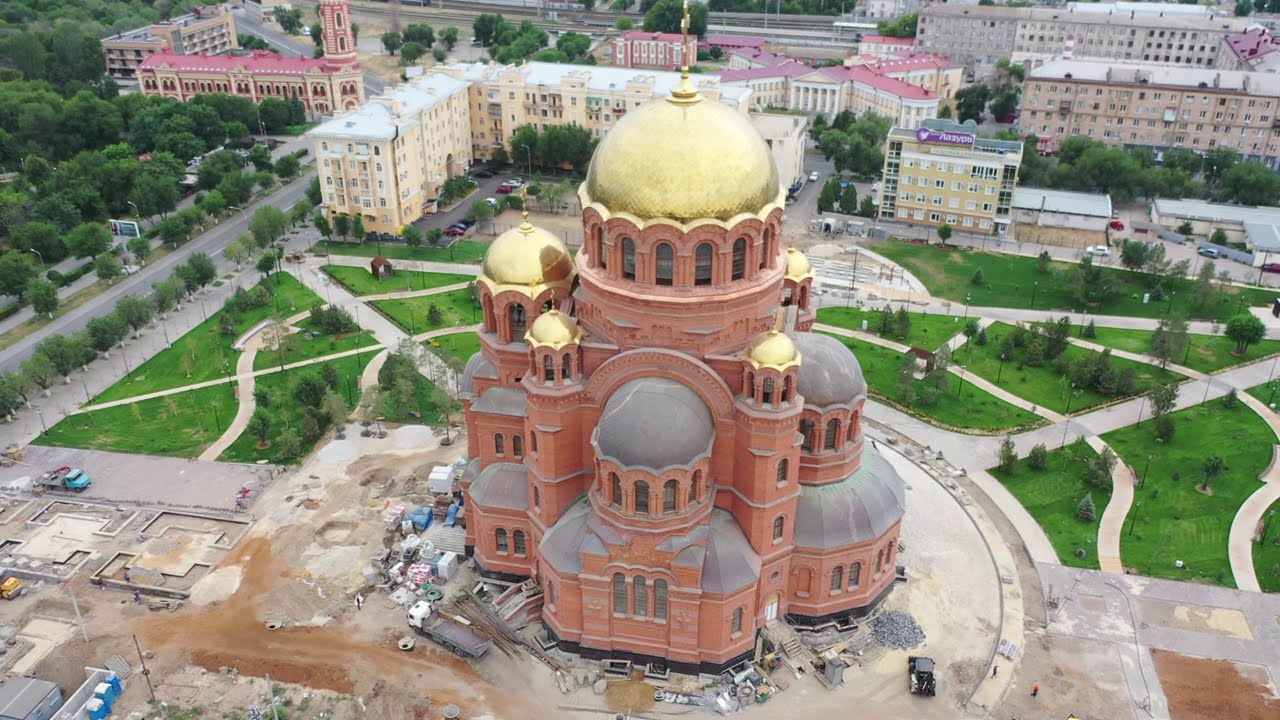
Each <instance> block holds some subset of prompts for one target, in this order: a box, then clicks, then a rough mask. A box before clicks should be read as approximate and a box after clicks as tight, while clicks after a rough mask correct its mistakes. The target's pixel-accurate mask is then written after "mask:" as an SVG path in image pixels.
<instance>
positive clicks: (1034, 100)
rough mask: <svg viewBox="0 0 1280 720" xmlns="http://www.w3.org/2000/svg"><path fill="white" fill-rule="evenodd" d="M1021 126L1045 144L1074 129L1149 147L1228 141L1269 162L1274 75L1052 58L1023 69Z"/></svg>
mask: <svg viewBox="0 0 1280 720" xmlns="http://www.w3.org/2000/svg"><path fill="white" fill-rule="evenodd" d="M1022 127H1023V128H1024V129H1025V130H1026V131H1027V132H1032V133H1035V134H1037V135H1039V136H1040V137H1041V138H1049V139H1050V140H1049V142H1050V143H1051V144H1053V145H1056V144H1058V143H1060V142H1061V141H1063V140H1065V139H1067V138H1069V137H1074V136H1081V137H1087V138H1091V139H1093V140H1098V141H1100V142H1104V143H1107V144H1108V145H1117V146H1125V147H1128V146H1133V145H1142V146H1147V147H1151V148H1153V149H1154V150H1155V151H1156V152H1157V154H1158V153H1160V152H1162V151H1163V150H1167V149H1169V148H1174V147H1185V148H1190V149H1192V150H1198V151H1201V152H1203V151H1205V150H1209V149H1211V148H1215V147H1231V148H1235V149H1236V150H1238V151H1240V154H1241V155H1243V156H1244V157H1246V158H1248V159H1251V160H1257V161H1259V162H1263V163H1266V164H1267V165H1270V166H1272V167H1275V166H1276V164H1277V158H1278V157H1280V130H1278V128H1280V76H1278V75H1276V74H1274V73H1266V72H1242V71H1231V70H1207V69H1193V68H1175V67H1169V66H1160V65H1151V66H1141V65H1117V64H1111V63H1104V62H1085V61H1082V60H1059V61H1056V62H1052V63H1049V64H1047V65H1044V66H1042V67H1040V68H1037V69H1035V70H1033V71H1031V73H1030V74H1029V75H1028V76H1027V79H1026V82H1025V83H1024V84H1023V90H1022ZM1041 142H1042V143H1045V142H1046V141H1045V140H1042V141H1041Z"/></svg>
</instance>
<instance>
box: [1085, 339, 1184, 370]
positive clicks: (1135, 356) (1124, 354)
mask: <svg viewBox="0 0 1280 720" xmlns="http://www.w3.org/2000/svg"><path fill="white" fill-rule="evenodd" d="M1067 340H1068V341H1069V342H1070V343H1071V344H1072V345H1079V346H1080V347H1082V348H1088V349H1089V350H1093V351H1095V352H1102V351H1103V350H1110V351H1111V356H1112V357H1118V358H1124V359H1126V360H1133V361H1134V362H1140V363H1143V364H1146V365H1154V366H1156V367H1160V359H1159V358H1156V357H1152V356H1151V355H1147V354H1146V353H1136V352H1130V351H1128V350H1120V349H1118V348H1113V347H1107V346H1106V345H1099V344H1098V343H1095V342H1089V341H1088V340H1085V339H1084V338H1077V337H1072V338H1067ZM1164 368H1165V369H1166V370H1171V371H1173V372H1176V373H1178V374H1179V375H1186V376H1187V377H1189V378H1196V379H1203V378H1206V377H1208V375H1206V374H1205V373H1202V372H1200V371H1199V370H1192V369H1191V368H1189V367H1186V366H1184V365H1178V364H1176V363H1168V364H1166V365H1165V366H1164Z"/></svg>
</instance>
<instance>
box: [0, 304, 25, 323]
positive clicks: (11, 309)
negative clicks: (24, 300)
mask: <svg viewBox="0 0 1280 720" xmlns="http://www.w3.org/2000/svg"><path fill="white" fill-rule="evenodd" d="M21 309H22V304H21V303H12V304H10V305H5V306H4V307H2V308H0V320H7V319H8V318H11V317H13V316H14V314H15V313H17V312H18V311H19V310H21Z"/></svg>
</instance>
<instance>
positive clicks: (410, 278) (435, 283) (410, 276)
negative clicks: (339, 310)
mask: <svg viewBox="0 0 1280 720" xmlns="http://www.w3.org/2000/svg"><path fill="white" fill-rule="evenodd" d="M320 269H321V270H324V271H325V273H327V274H328V275H329V277H332V278H333V279H334V280H337V281H338V284H340V285H342V286H343V287H345V288H346V289H347V290H348V291H350V292H351V293H352V294H353V295H378V294H381V293H389V292H399V291H401V290H429V289H433V288H438V287H442V286H444V285H456V284H458V283H466V282H474V281H475V279H476V276H475V275H456V274H454V273H433V272H419V271H417V270H396V271H395V274H394V275H392V276H391V277H389V278H387V279H386V280H374V279H373V273H371V272H369V269H368V268H364V267H352V266H349V265H325V266H324V267H322V268H320Z"/></svg>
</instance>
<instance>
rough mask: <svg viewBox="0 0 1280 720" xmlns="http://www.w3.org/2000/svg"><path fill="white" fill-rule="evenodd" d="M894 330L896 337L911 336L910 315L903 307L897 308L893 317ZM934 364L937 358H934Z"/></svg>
mask: <svg viewBox="0 0 1280 720" xmlns="http://www.w3.org/2000/svg"><path fill="white" fill-rule="evenodd" d="M893 320H894V330H895V331H896V332H897V333H898V337H900V338H904V339H905V338H906V337H907V336H909V335H910V334H911V314H910V313H908V312H907V309H906V308H905V307H900V308H898V312H897V314H896V315H894V317H893ZM934 360H935V362H936V360H937V357H936V356H935V358H934Z"/></svg>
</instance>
